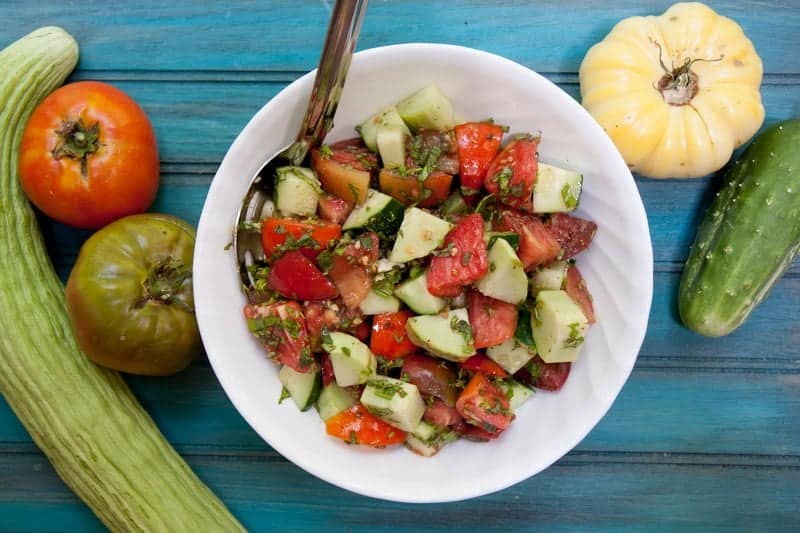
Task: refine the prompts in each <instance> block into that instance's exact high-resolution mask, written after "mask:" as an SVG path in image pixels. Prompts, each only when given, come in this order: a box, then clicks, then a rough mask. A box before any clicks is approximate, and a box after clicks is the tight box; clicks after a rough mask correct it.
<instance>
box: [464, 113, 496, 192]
mask: <svg viewBox="0 0 800 533" xmlns="http://www.w3.org/2000/svg"><path fill="white" fill-rule="evenodd" d="M455 134H456V143H457V145H458V174H459V177H460V178H461V190H462V192H464V194H465V195H472V194H476V193H477V192H478V191H479V190H480V189H481V187H482V186H483V182H484V180H485V179H486V171H487V170H488V168H489V165H490V164H491V163H492V161H493V160H494V158H495V156H496V155H497V151H498V150H499V149H500V143H501V141H502V139H503V128H502V127H501V126H497V125H495V124H489V123H487V122H467V123H466V124H459V125H458V126H456V127H455Z"/></svg>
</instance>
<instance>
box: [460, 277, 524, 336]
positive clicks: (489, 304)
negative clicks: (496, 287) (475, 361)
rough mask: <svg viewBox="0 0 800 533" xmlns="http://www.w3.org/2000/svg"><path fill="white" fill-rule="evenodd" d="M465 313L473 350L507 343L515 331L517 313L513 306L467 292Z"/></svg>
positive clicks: (473, 292)
mask: <svg viewBox="0 0 800 533" xmlns="http://www.w3.org/2000/svg"><path fill="white" fill-rule="evenodd" d="M467 313H469V325H470V326H471V327H472V338H473V339H474V341H475V348H487V347H489V346H494V345H495V344H500V343H502V342H505V341H507V340H508V339H510V338H511V337H513V336H514V332H515V331H516V330H517V317H518V314H519V313H518V311H517V308H516V306H514V305H513V304H510V303H507V302H502V301H500V300H495V299H494V298H490V297H488V296H484V295H483V294H481V293H480V292H478V291H476V290H471V291H469V292H467Z"/></svg>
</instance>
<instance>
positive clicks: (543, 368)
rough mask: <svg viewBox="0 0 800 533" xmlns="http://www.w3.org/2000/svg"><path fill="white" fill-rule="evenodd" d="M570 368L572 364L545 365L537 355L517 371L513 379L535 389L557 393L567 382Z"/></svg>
mask: <svg viewBox="0 0 800 533" xmlns="http://www.w3.org/2000/svg"><path fill="white" fill-rule="evenodd" d="M571 368H572V363H545V362H544V361H543V360H542V358H541V357H539V356H538V355H537V356H536V357H534V358H533V359H531V360H530V362H528V364H526V365H525V366H524V367H522V368H521V369H519V370H518V371H517V373H516V374H514V378H515V379H516V380H517V381H520V382H521V383H524V384H526V385H530V386H531V387H536V388H537V389H544V390H549V391H557V390H559V389H561V387H562V386H563V385H564V382H565V381H567V378H568V377H569V371H570V369H571Z"/></svg>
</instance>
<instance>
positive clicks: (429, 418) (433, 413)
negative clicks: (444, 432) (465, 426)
mask: <svg viewBox="0 0 800 533" xmlns="http://www.w3.org/2000/svg"><path fill="white" fill-rule="evenodd" d="M422 418H423V420H425V421H426V422H429V423H431V424H433V425H436V426H441V427H448V426H452V425H455V424H458V423H460V422H462V421H463V420H464V419H463V418H461V415H460V414H458V410H456V408H455V407H453V406H451V405H447V404H446V403H444V402H443V401H442V400H440V399H439V398H436V399H434V400H433V401H432V402H431V403H430V404H429V405H428V406H427V407H425V413H424V414H423V415H422Z"/></svg>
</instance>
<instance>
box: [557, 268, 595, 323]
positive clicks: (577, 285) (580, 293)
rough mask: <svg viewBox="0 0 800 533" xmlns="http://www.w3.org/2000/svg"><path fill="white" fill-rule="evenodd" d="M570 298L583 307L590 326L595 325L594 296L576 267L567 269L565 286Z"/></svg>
mask: <svg viewBox="0 0 800 533" xmlns="http://www.w3.org/2000/svg"><path fill="white" fill-rule="evenodd" d="M564 290H565V291H567V294H569V296H570V298H572V299H573V300H574V301H575V303H576V304H578V305H580V306H581V309H583V314H584V315H586V318H587V319H588V320H589V324H594V323H595V316H594V305H592V295H591V294H589V289H588V288H587V287H586V281H585V280H584V279H583V276H581V271H580V270H578V267H576V266H575V265H570V267H569V268H568V269H567V280H566V284H565V286H564Z"/></svg>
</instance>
